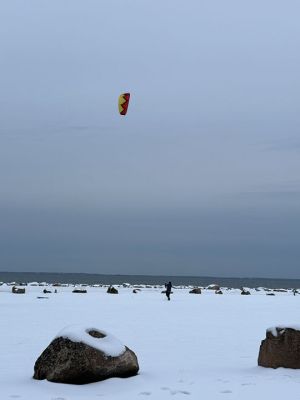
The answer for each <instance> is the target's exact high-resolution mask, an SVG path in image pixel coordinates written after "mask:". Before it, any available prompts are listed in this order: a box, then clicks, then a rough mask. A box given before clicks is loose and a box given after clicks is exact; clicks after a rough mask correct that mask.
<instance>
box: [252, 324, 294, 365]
mask: <svg viewBox="0 0 300 400" xmlns="http://www.w3.org/2000/svg"><path fill="white" fill-rule="evenodd" d="M258 365H260V366H261V367H267V368H279V367H284V368H294V369H295V368H296V369H299V368H300V327H298V328H293V327H275V328H270V329H267V332H266V339H264V340H263V341H262V342H261V345H260V349H259V356H258Z"/></svg>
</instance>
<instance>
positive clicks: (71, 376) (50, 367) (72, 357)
mask: <svg viewBox="0 0 300 400" xmlns="http://www.w3.org/2000/svg"><path fill="white" fill-rule="evenodd" d="M69 329H70V328H69ZM69 336H70V335H69ZM85 336H88V340H87V341H85V340H84V339H83V340H81V339H80V337H79V338H78V337H76V335H75V338H76V339H77V340H78V341H75V339H74V337H73V335H71V338H72V340H71V339H70V338H69V337H66V335H65V334H63V335H62V336H59V337H57V338H56V339H54V340H53V341H52V342H51V343H50V344H49V346H48V347H47V348H46V349H45V350H44V351H43V353H42V354H41V355H40V357H39V358H38V359H37V361H36V363H35V366H34V375H33V378H34V379H38V380H42V379H47V380H48V381H51V382H58V383H69V384H76V385H81V384H85V383H91V382H97V381H101V380H104V379H107V378H112V377H119V378H126V377H129V376H133V375H136V374H137V373H138V370H139V365H138V360H137V357H136V355H135V353H134V352H133V351H132V350H130V349H129V348H128V347H126V346H123V345H122V344H121V343H120V342H119V341H118V339H116V338H114V337H113V336H112V335H110V334H108V333H107V332H103V331H100V330H98V329H95V328H91V329H88V330H86V329H85V330H84V335H83V337H85ZM79 340H80V341H79ZM86 342H87V343H88V344H87V343H86ZM94 343H96V345H95V347H93V346H94ZM91 344H92V345H93V346H91ZM101 346H102V347H103V348H102V350H101ZM120 346H121V347H120ZM107 348H108V349H109V350H110V351H111V350H112V349H113V350H115V349H116V348H117V353H118V351H119V348H121V352H119V354H113V355H108V354H107V350H105V349H107ZM104 350H105V351H104Z"/></svg>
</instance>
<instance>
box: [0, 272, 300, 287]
mask: <svg viewBox="0 0 300 400" xmlns="http://www.w3.org/2000/svg"><path fill="white" fill-rule="evenodd" d="M168 281H172V283H173V285H193V286H207V285H209V284H211V283H217V284H219V285H221V286H225V287H230V288H240V287H241V286H245V287H251V288H254V287H260V286H262V287H267V288H300V279H271V278H222V277H208V276H151V275H100V274H78V273H76V274H74V273H39V272H38V273H36V272H0V282H16V283H21V282H47V283H56V282H59V283H71V284H79V283H86V284H104V285H106V284H114V285H116V284H122V283H125V282H126V283H131V284H133V285H135V284H148V285H159V284H164V283H165V282H168Z"/></svg>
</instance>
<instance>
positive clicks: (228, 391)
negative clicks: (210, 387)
mask: <svg viewBox="0 0 300 400" xmlns="http://www.w3.org/2000/svg"><path fill="white" fill-rule="evenodd" d="M220 393H223V394H228V393H232V390H221V392H220Z"/></svg>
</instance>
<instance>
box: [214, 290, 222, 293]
mask: <svg viewBox="0 0 300 400" xmlns="http://www.w3.org/2000/svg"><path fill="white" fill-rule="evenodd" d="M215 294H223V292H222V290H216V291H215Z"/></svg>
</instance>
